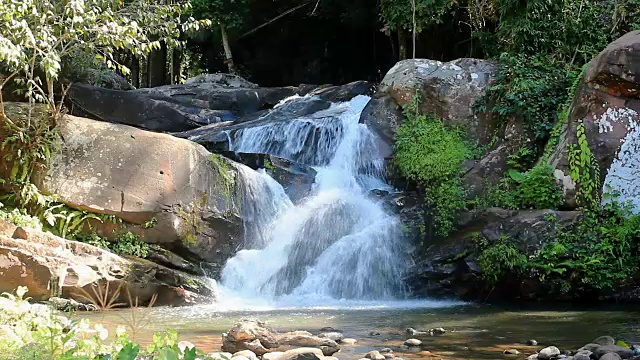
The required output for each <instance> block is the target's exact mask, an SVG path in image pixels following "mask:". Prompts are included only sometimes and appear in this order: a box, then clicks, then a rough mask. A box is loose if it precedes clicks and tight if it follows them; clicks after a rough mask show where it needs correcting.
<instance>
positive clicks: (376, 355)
mask: <svg viewBox="0 0 640 360" xmlns="http://www.w3.org/2000/svg"><path fill="white" fill-rule="evenodd" d="M364 357H365V358H367V359H369V360H386V358H385V357H384V355H382V354H380V352H379V351H369V352H368V353H367V355H365V356H364Z"/></svg>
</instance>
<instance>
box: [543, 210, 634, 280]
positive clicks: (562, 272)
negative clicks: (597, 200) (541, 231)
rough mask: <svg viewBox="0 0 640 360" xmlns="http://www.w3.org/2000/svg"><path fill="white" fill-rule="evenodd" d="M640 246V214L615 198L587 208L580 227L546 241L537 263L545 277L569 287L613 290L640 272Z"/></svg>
mask: <svg viewBox="0 0 640 360" xmlns="http://www.w3.org/2000/svg"><path fill="white" fill-rule="evenodd" d="M639 249H640V216H639V215H633V214H631V213H630V212H629V209H628V208H627V207H626V206H621V205H619V204H618V203H616V202H614V203H612V204H610V205H607V206H605V207H604V208H602V209H601V210H599V211H597V212H592V211H588V212H586V213H585V215H584V219H583V221H582V222H581V223H580V224H579V225H578V226H577V228H576V229H573V230H572V231H564V232H561V233H560V234H559V235H558V236H557V239H556V240H555V241H551V242H549V243H548V244H546V245H545V247H544V248H543V249H542V251H540V253H539V254H538V256H537V258H536V259H535V262H534V265H535V269H536V270H537V271H538V272H539V273H540V275H541V277H542V278H543V279H545V278H547V279H548V278H551V280H556V283H563V282H566V284H565V286H563V287H562V289H565V290H566V289H572V290H578V291H589V290H592V289H596V290H612V289H615V288H616V287H620V286H623V285H625V284H626V283H627V282H629V281H631V279H632V278H633V277H634V276H636V275H637V273H638V270H639V268H638V263H637V256H638V250H639ZM553 277H556V278H557V279H553Z"/></svg>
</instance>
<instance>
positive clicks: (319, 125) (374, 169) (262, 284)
mask: <svg viewBox="0 0 640 360" xmlns="http://www.w3.org/2000/svg"><path fill="white" fill-rule="evenodd" d="M368 101H369V97H366V96H358V97H356V98H354V99H353V100H351V101H349V102H347V103H340V104H334V105H332V106H331V107H330V108H329V109H327V110H323V111H320V112H317V113H315V114H314V115H312V116H309V117H306V118H300V119H293V120H291V121H288V122H286V123H282V122H280V123H271V124H267V125H264V126H261V127H255V128H250V129H245V130H242V131H238V132H236V133H234V134H233V136H231V137H232V141H231V146H230V147H231V149H232V150H233V151H236V152H243V153H268V154H273V155H277V156H280V157H283V158H287V159H290V160H294V161H297V162H300V163H303V164H307V165H310V166H313V167H314V169H315V170H316V171H317V176H316V179H315V185H314V189H313V191H312V193H311V194H310V195H309V196H308V197H307V198H306V199H305V200H304V201H302V202H301V203H300V204H299V205H293V204H292V203H291V201H289V199H288V198H287V197H286V195H284V191H283V190H282V187H281V186H280V185H279V184H278V183H277V182H275V180H273V179H271V178H270V177H269V176H268V175H267V174H265V173H264V172H263V171H260V172H253V171H251V170H248V169H246V170H244V173H243V178H244V181H245V183H246V185H245V186H246V188H247V189H248V191H247V193H246V194H245V196H246V201H245V204H248V207H247V211H248V214H247V216H246V218H247V221H248V222H249V225H247V226H248V228H247V239H246V240H247V241H246V248H245V249H244V250H241V251H239V252H238V253H237V255H236V256H235V257H233V258H231V259H230V260H229V261H228V262H227V264H226V265H225V267H224V269H223V271H222V279H221V280H222V281H221V288H222V289H221V291H222V293H223V294H222V295H223V296H224V293H227V294H230V293H233V295H234V296H235V297H236V298H244V299H247V298H254V299H255V298H263V299H265V298H266V299H274V300H278V299H280V300H282V299H288V301H290V302H293V303H296V304H302V303H304V304H309V303H318V302H323V301H326V300H327V299H358V300H385V299H393V298H396V297H401V296H402V295H403V290H404V289H403V285H402V281H401V279H402V276H403V273H404V272H405V269H406V266H407V263H408V261H407V259H406V256H405V254H406V248H405V247H406V246H405V242H404V239H403V236H402V231H401V226H400V224H399V222H398V220H397V219H396V218H395V217H394V216H392V215H390V214H387V213H386V212H385V211H384V209H383V208H382V205H381V204H380V203H378V202H376V201H374V200H372V199H370V198H369V196H368V193H369V191H370V190H372V189H374V188H381V187H386V186H387V185H386V184H385V183H384V181H383V178H382V176H381V175H382V173H383V171H382V167H383V161H382V159H380V158H379V156H378V151H377V149H376V146H375V141H374V137H373V135H372V133H371V132H370V131H369V130H368V129H367V127H366V126H365V125H363V124H359V123H358V121H359V117H360V113H361V112H362V110H363V109H364V107H365V105H366V104H367V103H368Z"/></svg>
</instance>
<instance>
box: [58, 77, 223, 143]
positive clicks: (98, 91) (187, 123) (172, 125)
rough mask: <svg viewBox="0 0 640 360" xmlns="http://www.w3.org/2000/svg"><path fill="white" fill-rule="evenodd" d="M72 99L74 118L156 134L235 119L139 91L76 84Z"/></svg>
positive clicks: (69, 95)
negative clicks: (85, 118)
mask: <svg viewBox="0 0 640 360" xmlns="http://www.w3.org/2000/svg"><path fill="white" fill-rule="evenodd" d="M140 91H142V90H140ZM68 98H69V100H70V102H71V106H70V108H71V113H72V114H74V115H79V116H88V117H91V118H94V119H97V120H102V121H107V122H113V123H120V124H127V125H132V126H136V127H139V128H143V129H147V130H153V131H169V132H171V131H186V130H190V129H194V128H196V127H199V126H203V125H208V124H212V123H219V122H221V121H227V120H230V119H233V118H235V117H234V115H233V114H232V113H230V112H229V111H217V110H210V109H208V108H206V107H199V106H197V105H198V104H190V103H187V102H177V101H175V100H174V99H173V98H172V97H170V96H167V95H163V94H161V93H159V94H155V96H150V95H148V94H145V93H143V92H139V91H137V90H136V91H133V90H131V91H123V90H114V89H106V88H102V87H97V86H93V85H88V84H73V85H72V86H71V87H70V88H69V92H68Z"/></svg>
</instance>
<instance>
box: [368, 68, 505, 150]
mask: <svg viewBox="0 0 640 360" xmlns="http://www.w3.org/2000/svg"><path fill="white" fill-rule="evenodd" d="M496 72H497V66H496V64H495V63H493V62H491V61H487V60H479V59H466V58H465V59H457V60H454V61H450V62H447V63H443V62H440V61H436V60H428V59H411V60H403V61H400V62H398V63H397V64H396V65H395V66H394V67H393V68H391V70H389V72H387V74H386V75H385V77H384V79H383V80H382V83H381V84H380V88H379V90H378V94H388V95H390V96H391V97H392V98H393V99H394V100H395V102H396V103H397V104H398V105H400V106H402V105H406V104H410V103H412V102H413V98H414V96H418V97H419V98H420V110H421V111H422V112H425V113H433V114H435V115H436V116H438V117H440V118H442V120H443V121H444V122H445V123H447V124H450V125H456V126H461V127H463V128H464V129H465V130H466V131H467V132H468V134H469V136H470V138H471V139H473V140H474V141H476V142H477V143H478V144H487V143H489V141H490V139H491V136H492V132H493V131H494V130H495V128H496V127H497V122H496V119H495V118H494V117H492V116H491V115H490V113H488V112H487V113H479V114H475V113H474V104H475V103H476V101H477V100H478V99H480V98H481V97H482V96H483V95H484V93H485V91H486V89H487V87H489V86H490V85H491V83H492V82H493V80H494V78H495V74H496ZM378 96H382V95H378ZM372 106H374V105H372ZM387 106H389V107H392V106H393V105H392V104H389V105H387ZM365 112H366V110H365ZM391 120H393V119H391ZM393 122H394V121H390V122H389V124H387V125H386V128H385V127H384V126H381V124H378V125H377V126H376V128H377V129H379V132H380V133H382V134H383V136H388V135H385V134H392V133H393V131H394V127H396V126H397V124H394V123H393Z"/></svg>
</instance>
